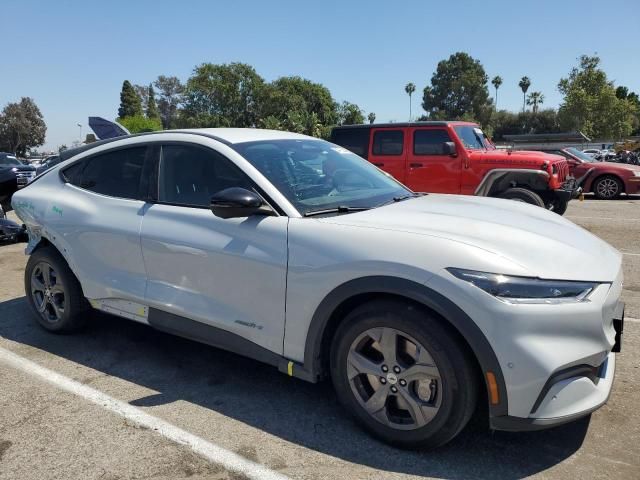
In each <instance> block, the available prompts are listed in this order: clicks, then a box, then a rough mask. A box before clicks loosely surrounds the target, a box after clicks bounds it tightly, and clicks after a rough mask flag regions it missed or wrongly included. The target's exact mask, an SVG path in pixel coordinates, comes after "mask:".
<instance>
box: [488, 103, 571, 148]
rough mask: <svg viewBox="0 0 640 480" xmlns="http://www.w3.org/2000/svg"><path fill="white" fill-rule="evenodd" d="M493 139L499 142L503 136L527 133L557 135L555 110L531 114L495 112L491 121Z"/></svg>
mask: <svg viewBox="0 0 640 480" xmlns="http://www.w3.org/2000/svg"><path fill="white" fill-rule="evenodd" d="M491 123H492V126H493V139H494V140H496V141H501V140H503V139H504V136H505V135H522V134H529V133H559V132H560V131H561V130H560V125H559V123H558V116H557V113H556V111H555V110H553V109H551V108H549V109H546V110H539V111H538V112H537V113H535V114H534V113H533V112H519V113H513V112H508V111H506V110H499V111H497V112H496V113H495V114H494V115H493V117H492V119H491Z"/></svg>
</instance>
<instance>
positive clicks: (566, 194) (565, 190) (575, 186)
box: [553, 177, 584, 202]
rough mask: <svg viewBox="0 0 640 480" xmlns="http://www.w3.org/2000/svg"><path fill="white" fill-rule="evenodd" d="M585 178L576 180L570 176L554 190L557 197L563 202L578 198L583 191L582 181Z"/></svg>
mask: <svg viewBox="0 0 640 480" xmlns="http://www.w3.org/2000/svg"><path fill="white" fill-rule="evenodd" d="M583 181H584V179H580V180H576V179H575V178H573V177H569V178H568V179H567V180H565V182H564V183H563V184H562V186H561V187H560V188H558V189H556V190H554V191H553V193H554V194H555V196H556V198H557V199H558V200H561V201H563V202H568V201H569V200H572V199H574V198H578V197H579V196H580V194H581V193H582V183H583Z"/></svg>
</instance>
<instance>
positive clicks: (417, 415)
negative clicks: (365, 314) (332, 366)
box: [347, 327, 443, 430]
mask: <svg viewBox="0 0 640 480" xmlns="http://www.w3.org/2000/svg"><path fill="white" fill-rule="evenodd" d="M347 375H348V378H349V384H350V386H351V390H352V392H353V394H354V395H355V396H356V399H357V400H358V402H359V403H360V405H361V406H362V407H363V408H364V409H365V411H367V412H368V413H369V415H371V416H372V417H373V418H375V419H376V420H377V421H379V422H381V423H382V424H384V425H386V426H388V427H391V428H395V429H401V430H413V429H417V428H420V427H423V426H425V425H427V424H428V423H429V422H431V420H433V418H434V417H435V416H436V414H437V413H438V411H439V410H440V405H441V404H442V390H443V388H442V383H441V376H440V371H439V370H438V367H437V366H436V364H435V362H434V360H433V358H432V356H431V355H430V353H429V352H428V351H427V349H426V348H424V346H422V345H421V344H420V343H419V342H418V341H416V340H415V339H414V338H412V337H411V336H409V335H407V334H406V333H403V332H401V331H399V330H396V329H394V328H387V327H379V328H372V329H369V330H367V331H365V332H363V333H362V334H360V335H359V336H358V337H357V338H356V339H355V340H354V342H353V343H352V344H351V347H350V349H349V354H348V356H347Z"/></svg>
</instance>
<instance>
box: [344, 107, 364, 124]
mask: <svg viewBox="0 0 640 480" xmlns="http://www.w3.org/2000/svg"><path fill="white" fill-rule="evenodd" d="M361 123H364V112H363V111H362V109H361V108H360V107H359V106H358V105H356V104H355V103H350V102H342V104H341V105H340V106H339V107H338V124H339V125H359V124H361Z"/></svg>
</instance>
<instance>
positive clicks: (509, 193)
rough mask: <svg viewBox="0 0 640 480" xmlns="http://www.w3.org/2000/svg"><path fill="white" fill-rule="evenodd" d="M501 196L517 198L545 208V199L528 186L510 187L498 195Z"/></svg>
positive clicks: (519, 200)
mask: <svg viewBox="0 0 640 480" xmlns="http://www.w3.org/2000/svg"><path fill="white" fill-rule="evenodd" d="M498 197H499V198H506V199H508V200H515V201H517V202H523V203H529V204H531V205H536V206H537V207H542V208H545V204H544V200H542V197H541V196H540V195H538V194H537V193H536V192H533V191H531V190H527V189H526V188H520V187H514V188H509V189H507V190H505V191H504V192H502V193H501V194H500V195H498Z"/></svg>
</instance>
